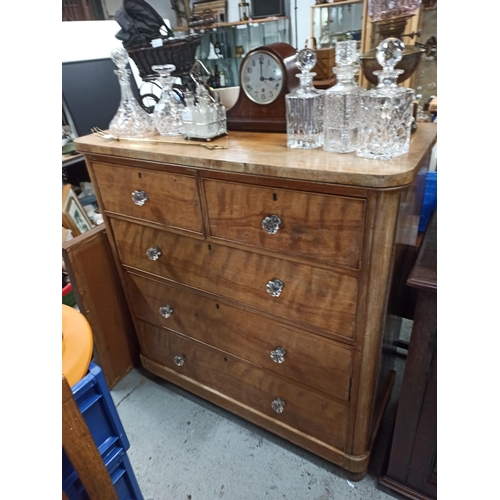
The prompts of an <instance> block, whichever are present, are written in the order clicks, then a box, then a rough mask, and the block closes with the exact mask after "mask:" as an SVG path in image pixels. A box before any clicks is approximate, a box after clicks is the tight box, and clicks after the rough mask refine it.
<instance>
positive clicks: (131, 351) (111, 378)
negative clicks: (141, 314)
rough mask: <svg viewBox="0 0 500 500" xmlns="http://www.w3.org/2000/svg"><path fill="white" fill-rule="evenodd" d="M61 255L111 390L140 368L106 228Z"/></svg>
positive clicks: (75, 241) (73, 242) (69, 246)
mask: <svg viewBox="0 0 500 500" xmlns="http://www.w3.org/2000/svg"><path fill="white" fill-rule="evenodd" d="M62 254H63V259H64V262H65V264H66V269H67V271H68V275H69V277H70V280H71V283H72V285H73V291H74V294H75V298H76V302H77V304H78V307H79V309H80V311H81V312H82V314H84V316H85V318H86V319H87V321H88V322H89V324H90V327H91V329H92V338H93V341H94V355H95V357H96V360H97V361H98V364H99V366H100V367H101V368H102V371H103V373H104V377H105V379H106V382H107V384H108V387H109V388H110V389H111V388H113V387H114V386H115V385H116V384H117V383H118V382H119V381H120V380H121V379H122V378H123V377H124V376H125V375H126V374H127V373H128V372H129V371H130V370H131V369H132V368H133V367H134V366H135V365H137V364H139V343H138V342H137V336H136V334H135V328H134V324H133V322H132V318H131V315H130V310H129V308H128V305H127V301H126V297H125V293H124V291H123V286H122V283H121V280H120V276H119V274H118V268H117V266H116V263H115V259H114V257H113V254H112V251H111V248H110V244H109V240H108V235H107V232H106V228H105V226H104V224H102V225H100V226H97V227H95V228H93V229H91V230H90V231H87V232H86V233H84V234H81V235H80V236H78V237H76V238H73V239H71V240H69V241H67V242H65V243H64V244H63V246H62Z"/></svg>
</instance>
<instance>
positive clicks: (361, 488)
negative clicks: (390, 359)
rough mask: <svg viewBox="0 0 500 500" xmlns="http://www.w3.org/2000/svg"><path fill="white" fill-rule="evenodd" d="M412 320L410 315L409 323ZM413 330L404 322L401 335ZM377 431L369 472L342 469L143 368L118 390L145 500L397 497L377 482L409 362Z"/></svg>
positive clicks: (378, 499)
mask: <svg viewBox="0 0 500 500" xmlns="http://www.w3.org/2000/svg"><path fill="white" fill-rule="evenodd" d="M404 321H405V320H404ZM410 331H411V322H407V323H406V324H405V323H404V322H403V329H402V335H401V337H402V338H405V335H406V336H408V335H409V332H410ZM396 370H397V379H396V384H395V388H394V391H393V395H392V399H391V402H390V403H389V406H388V409H387V411H386V413H385V416H384V419H383V421H382V424H381V428H380V432H379V434H378V437H377V440H376V443H375V448H374V452H373V455H372V460H371V462H370V466H369V472H368V474H367V475H366V476H365V478H364V479H363V480H361V481H359V482H355V483H354V482H349V481H348V480H347V479H346V477H345V475H344V473H343V472H342V470H341V469H340V468H339V467H337V466H335V465H333V464H331V463H330V462H327V461H326V460H323V459H322V458H319V457H317V456H315V455H313V454H312V453H309V452H307V451H305V450H303V449H301V448H299V447H298V446H295V445H293V444H291V443H289V442H287V441H285V440H284V439H282V438H280V437H278V436H275V435H273V434H271V433H269V432H267V431H265V430H263V429H261V428H259V427H257V426H255V425H254V424H252V423H249V422H247V421H245V420H243V419H241V418H240V417H237V416H235V415H233V414H232V413H230V412H228V411H226V410H224V409H221V408H219V407H217V406H215V405H213V404H211V403H209V402H208V401H205V400H203V399H201V398H199V397H197V396H195V395H192V394H190V393H188V392H186V391H184V390H183V389H180V388H178V387H176V386H174V385H172V384H170V383H168V382H166V381H164V380H162V379H160V378H158V377H156V376H154V375H151V374H149V373H148V372H146V371H145V370H143V369H142V368H138V369H134V370H132V371H131V372H130V373H129V374H128V375H127V376H126V377H125V378H124V379H123V380H122V381H121V382H119V383H118V384H117V385H116V386H115V387H114V388H113V390H112V391H111V394H112V397H113V400H114V402H115V405H116V407H117V410H118V414H119V416H120V419H121V421H122V423H123V426H124V428H125V432H126V433H127V436H128V439H129V441H130V449H129V450H128V455H129V458H130V461H131V463H132V467H133V469H134V472H135V475H136V478H137V481H138V483H139V486H140V488H141V490H142V493H143V496H144V500H212V499H221V498H224V499H227V500H278V499H279V500H283V499H287V500H330V499H336V500H354V499H373V500H385V499H388V500H392V499H394V498H397V499H402V497H400V496H399V495H397V494H395V493H392V492H390V491H388V490H384V491H382V490H381V489H379V487H378V485H377V478H378V476H379V475H380V472H381V470H382V466H383V460H384V457H385V452H386V448H387V445H388V442H389V439H390V433H391V429H392V423H393V421H394V416H395V411H396V403H397V396H398V394H399V388H400V384H401V379H402V372H403V370H404V360H402V359H401V358H396Z"/></svg>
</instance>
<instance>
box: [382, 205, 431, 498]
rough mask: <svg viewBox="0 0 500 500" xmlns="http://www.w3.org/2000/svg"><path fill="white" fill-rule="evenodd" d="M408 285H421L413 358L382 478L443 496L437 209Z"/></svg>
mask: <svg viewBox="0 0 500 500" xmlns="http://www.w3.org/2000/svg"><path fill="white" fill-rule="evenodd" d="M408 285H409V286H411V287H414V288H416V289H417V290H418V294H417V304H416V309H415V317H414V321H413V328H412V332H411V340H410V344H409V347H408V359H407V360H406V366H405V371H404V376H403V382H402V385H401V393H400V396H399V403H398V410H397V414H396V421H395V424H394V431H393V436H392V444H391V446H390V452H389V455H388V457H387V466H386V470H385V471H384V473H383V475H382V476H381V478H380V484H381V485H383V486H386V487H388V488H390V489H391V490H394V491H396V492H398V493H400V494H402V495H404V496H405V497H407V498H411V499H412V500H435V499H436V498H437V210H436V211H435V212H434V214H433V215H432V217H431V219H430V221H429V225H428V227H427V230H426V232H425V235H424V238H423V241H422V245H421V246H420V250H419V252H418V256H417V260H416V262H415V265H414V266H413V269H412V270H411V273H410V276H409V278H408Z"/></svg>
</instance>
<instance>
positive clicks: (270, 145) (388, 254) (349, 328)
mask: <svg viewBox="0 0 500 500" xmlns="http://www.w3.org/2000/svg"><path fill="white" fill-rule="evenodd" d="M435 140H436V131H435V127H434V126H433V125H432V124H422V126H419V129H418V131H417V132H416V133H415V134H414V135H413V136H412V144H411V148H410V153H409V154H408V155H405V156H403V157H400V158H398V159H396V160H392V161H388V162H382V161H380V162H379V161H371V160H364V159H359V158H357V157H356V156H355V155H354V154H348V155H335V154H331V153H327V152H324V151H322V150H318V151H301V150H290V149H287V148H286V147H285V144H286V136H285V134H262V133H251V134H250V133H240V132H233V133H231V134H230V135H229V136H228V137H227V138H225V139H223V141H225V143H226V144H227V149H225V150H205V149H202V148H194V147H192V146H187V145H179V144H168V142H169V139H167V138H165V142H166V144H165V145H161V144H160V145H157V144H148V143H141V145H140V147H139V146H138V145H137V144H127V143H124V142H123V143H122V142H116V143H105V142H103V141H101V140H100V139H99V138H97V137H94V136H87V137H82V138H79V139H77V141H76V142H77V148H78V150H79V151H81V152H83V153H84V154H85V156H86V161H87V165H88V168H89V173H90V175H91V177H92V180H93V182H94V186H95V189H96V193H97V196H98V199H99V203H100V206H101V207H102V210H103V215H104V218H105V222H106V226H107V228H108V231H109V233H108V234H109V236H110V243H111V246H112V248H113V251H114V255H115V258H116V259H117V262H118V264H119V268H120V273H121V279H122V281H123V284H124V288H125V291H126V295H127V300H128V304H129V307H130V311H131V313H132V316H133V318H134V324H135V328H136V333H137V336H138V339H139V343H140V347H141V361H142V364H143V366H144V367H145V368H146V369H148V370H149V371H150V372H152V373H154V374H156V375H158V376H160V377H163V378H164V379H166V380H169V381H170V382H172V383H174V384H177V385H179V386H181V387H183V388H185V389H187V390H189V391H191V392H193V393H195V394H197V395H199V396H202V397H204V398H206V399H208V400H210V401H212V402H214V403H216V404H218V405H220V406H222V407H224V408H226V409H228V410H230V411H232V412H234V413H236V414H238V415H240V416H242V417H243V418H246V419H248V420H250V421H252V422H254V423H255V424H257V425H260V426H262V427H265V428H266V429H268V430H270V431H272V432H275V433H276V434H278V435H280V436H282V437H284V438H286V439H288V440H290V441H292V442H294V443H296V444H298V445H300V446H302V447H304V448H306V449H308V450H310V451H312V452H313V453H316V454H318V455H320V456H322V457H324V458H326V459H328V460H330V461H332V462H333V463H335V464H337V465H339V466H341V467H343V468H344V469H345V470H346V471H348V472H350V473H352V476H351V477H353V478H361V477H362V476H363V475H364V474H365V473H366V470H367V467H368V463H369V459H370V450H371V446H372V443H373V438H374V434H375V432H376V430H377V423H378V422H379V421H380V415H381V411H382V410H383V401H384V400H387V391H388V390H390V388H391V387H390V385H387V375H388V371H387V370H385V369H384V368H383V363H382V345H383V337H384V333H383V332H384V320H385V313H386V310H387V297H388V288H389V283H390V282H391V271H392V265H393V264H392V263H393V253H394V249H395V241H396V240H397V237H396V235H397V234H400V233H401V231H402V229H401V228H400V227H399V226H400V224H405V223H407V221H408V219H407V218H405V217H404V215H405V213H406V212H407V207H405V206H403V205H405V203H406V202H407V201H408V200H409V199H411V196H409V195H408V193H413V192H417V191H418V190H417V189H415V184H416V183H417V182H420V181H419V179H421V178H422V176H421V175H419V174H420V173H421V172H422V171H425V170H426V168H427V161H428V158H429V155H430V151H431V148H432V146H433V144H434V143H435ZM424 177H425V176H424ZM136 192H141V193H142V194H141V195H140V196H139V197H138V196H137V195H136V194H135V193H136ZM406 204H407V203H406ZM416 223H417V225H418V220H417V221H416ZM403 232H404V231H403ZM405 234H408V231H406V233H405ZM415 234H416V230H415ZM384 396H385V397H384ZM158 432H160V430H158Z"/></svg>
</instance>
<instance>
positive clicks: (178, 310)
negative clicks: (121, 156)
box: [127, 273, 353, 401]
mask: <svg viewBox="0 0 500 500" xmlns="http://www.w3.org/2000/svg"><path fill="white" fill-rule="evenodd" d="M127 289H128V292H129V297H130V299H131V301H130V302H131V304H132V309H133V313H134V314H135V315H136V316H137V317H139V318H142V319H144V320H147V321H150V322H152V323H156V324H158V325H161V326H163V327H165V328H168V329H170V330H173V331H175V332H179V333H182V334H184V335H186V336H189V337H192V338H195V339H196V340H199V341H201V342H204V343H206V344H209V345H211V346H214V347H217V348H218V349H221V350H223V351H226V352H228V353H230V354H233V355H235V356H237V357H239V358H242V359H245V360H247V361H250V362H252V363H254V364H257V365H259V366H262V367H264V368H266V369H268V370H271V371H273V372H274V373H276V374H278V375H282V376H285V377H288V378H291V379H292V380H295V381H296V382H301V383H303V384H305V385H308V386H310V387H313V388H316V389H317V390H319V391H322V392H324V393H326V394H328V395H330V396H334V397H337V398H339V399H342V400H345V401H348V399H349V385H350V377H351V371H352V357H353V351H352V348H350V347H348V346H345V345H342V344H340V343H337V342H334V341H332V340H328V339H325V338H322V337H320V336H318V335H314V334H311V333H308V332H305V331H303V330H298V329H295V328H292V327H289V326H286V325H283V324H282V323H279V322H277V321H274V320H270V319H267V318H263V317H262V316H260V315H258V314H253V313H249V312H246V311H244V310H242V309H240V308H237V307H232V306H229V305H227V304H222V303H220V301H216V300H210V299H207V298H204V297H201V296H200V295H198V294H196V293H192V292H188V291H184V290H179V289H177V288H173V287H171V286H168V285H165V284H162V283H159V282H157V281H154V280H150V279H147V278H143V277H141V276H137V275H134V274H129V273H127Z"/></svg>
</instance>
